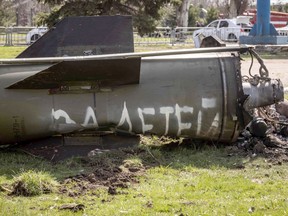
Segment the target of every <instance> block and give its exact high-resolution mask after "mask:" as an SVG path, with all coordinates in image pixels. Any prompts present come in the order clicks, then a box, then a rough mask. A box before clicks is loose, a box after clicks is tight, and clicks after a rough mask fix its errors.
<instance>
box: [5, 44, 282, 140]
mask: <svg viewBox="0 0 288 216" xmlns="http://www.w3.org/2000/svg"><path fill="white" fill-rule="evenodd" d="M243 53H248V54H250V55H251V56H252V57H253V59H257V60H258V63H259V74H258V75H252V74H251V73H250V75H251V76H249V77H248V76H242V75H241V58H240V54H243ZM0 87H1V91H0V98H1V105H0V119H1V122H0V124H1V125H0V127H1V130H0V143H1V144H7V143H19V142H22V141H26V140H32V139H36V138H42V137H48V136H53V135H56V134H67V133H78V132H83V131H90V132H91V131H98V130H107V129H109V130H112V131H116V132H117V131H120V132H122V133H123V132H124V133H128V134H155V135H159V136H162V135H165V136H171V137H188V138H193V139H204V140H213V141H221V142H233V141H235V140H236V139H237V137H238V135H239V133H240V132H241V130H243V129H244V128H245V127H246V126H247V125H248V124H249V122H251V120H252V115H251V113H252V112H253V109H255V108H258V107H263V106H267V105H271V104H274V103H277V102H279V101H282V100H283V97H284V96H283V95H284V93H283V86H282V84H281V81H280V80H272V79H270V78H269V73H268V70H267V68H266V67H265V65H264V62H263V61H262V59H261V58H260V57H259V56H258V55H257V53H255V52H254V50H253V48H251V47H221V48H201V49H187V50H177V51H159V52H145V53H120V54H105V55H91V56H79V57H77V56H73V57H38V58H17V59H7V60H0Z"/></svg>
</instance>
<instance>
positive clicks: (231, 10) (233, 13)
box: [229, 0, 237, 19]
mask: <svg viewBox="0 0 288 216" xmlns="http://www.w3.org/2000/svg"><path fill="white" fill-rule="evenodd" d="M236 1H237V0H230V5H229V18H230V19H231V18H233V17H237V2H236Z"/></svg>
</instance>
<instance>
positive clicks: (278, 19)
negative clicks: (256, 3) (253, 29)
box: [243, 9, 288, 28]
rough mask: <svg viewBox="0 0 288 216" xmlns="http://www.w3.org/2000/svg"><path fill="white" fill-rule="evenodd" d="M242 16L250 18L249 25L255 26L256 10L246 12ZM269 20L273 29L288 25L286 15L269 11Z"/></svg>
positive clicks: (287, 14) (287, 15) (287, 16)
mask: <svg viewBox="0 0 288 216" xmlns="http://www.w3.org/2000/svg"><path fill="white" fill-rule="evenodd" d="M243 15H245V16H250V17H251V23H252V24H255V23H256V20H257V9H250V10H246V11H245V12H244V13H243ZM270 20H271V23H272V24H273V25H274V26H275V28H282V27H285V26H286V25H287V23H288V13H283V12H278V11H270Z"/></svg>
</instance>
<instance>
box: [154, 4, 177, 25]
mask: <svg viewBox="0 0 288 216" xmlns="http://www.w3.org/2000/svg"><path fill="white" fill-rule="evenodd" d="M159 14H160V20H159V21H158V26H168V27H175V26H176V8H175V6H173V5H172V4H167V5H165V6H164V7H162V8H161V9H160V11H159Z"/></svg>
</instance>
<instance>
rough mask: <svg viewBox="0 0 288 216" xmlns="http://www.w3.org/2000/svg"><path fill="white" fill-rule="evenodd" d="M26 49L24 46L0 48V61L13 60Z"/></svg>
mask: <svg viewBox="0 0 288 216" xmlns="http://www.w3.org/2000/svg"><path fill="white" fill-rule="evenodd" d="M26 48H27V47H26V46H20V47H19V46H12V47H6V46H0V59H1V58H15V57H16V56H17V55H19V54H20V53H21V52H22V51H23V50H24V49H26Z"/></svg>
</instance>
